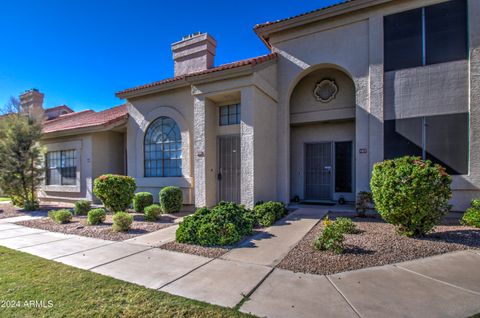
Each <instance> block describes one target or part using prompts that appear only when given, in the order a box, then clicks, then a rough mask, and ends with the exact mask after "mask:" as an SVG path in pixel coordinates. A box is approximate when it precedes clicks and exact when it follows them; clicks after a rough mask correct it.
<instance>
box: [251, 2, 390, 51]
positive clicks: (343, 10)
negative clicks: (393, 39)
mask: <svg viewBox="0 0 480 318" xmlns="http://www.w3.org/2000/svg"><path fill="white" fill-rule="evenodd" d="M391 1H393V0H355V1H350V2H345V3H340V4H338V5H335V6H332V7H328V8H325V9H321V10H318V11H314V12H312V13H309V14H305V15H300V16H298V17H294V18H291V19H285V20H283V21H278V22H273V23H271V24H265V25H259V26H257V27H255V28H254V31H255V33H256V34H257V36H258V37H260V39H261V40H262V41H263V43H265V45H266V46H267V47H268V48H271V44H270V35H271V34H272V33H276V32H280V31H284V30H288V29H292V28H295V27H299V26H302V25H305V24H309V23H312V22H317V21H320V20H324V19H328V18H332V17H335V16H339V15H342V14H347V13H351V12H354V11H357V10H361V9H365V8H368V7H371V6H375V5H380V4H384V3H387V2H391Z"/></svg>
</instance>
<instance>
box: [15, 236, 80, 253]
mask: <svg viewBox="0 0 480 318" xmlns="http://www.w3.org/2000/svg"><path fill="white" fill-rule="evenodd" d="M71 239H73V237H67V238H61V239H58V240H55V241H49V242H43V243H38V244H33V245H28V246H23V247H19V248H17V250H21V249H24V248H29V247H34V246H39V245H45V244H48V243H55V242H60V241H68V240H71Z"/></svg>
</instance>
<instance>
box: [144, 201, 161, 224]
mask: <svg viewBox="0 0 480 318" xmlns="http://www.w3.org/2000/svg"><path fill="white" fill-rule="evenodd" d="M144 214H145V221H152V222H155V221H156V220H157V219H158V217H159V216H160V214H162V208H161V207H160V206H159V205H158V204H151V205H149V206H147V207H146V208H145V211H144Z"/></svg>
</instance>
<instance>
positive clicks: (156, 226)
mask: <svg viewBox="0 0 480 318" xmlns="http://www.w3.org/2000/svg"><path fill="white" fill-rule="evenodd" d="M131 214H133V216H134V222H133V224H132V227H131V229H130V230H129V231H128V232H114V231H113V230H112V224H113V221H112V217H113V215H112V214H107V218H106V220H105V222H104V223H103V224H100V225H88V224H87V217H86V216H74V217H73V219H72V222H71V223H67V224H57V223H55V222H53V221H52V220H51V219H49V218H42V219H37V220H30V221H21V222H17V223H16V224H19V225H23V226H28V227H32V228H36V229H42V230H47V231H51V232H59V233H65V234H75V235H80V236H87V237H94V238H99V239H104V240H111V241H124V240H127V239H130V238H133V237H136V236H139V235H143V234H147V233H151V232H154V231H158V230H160V229H163V228H166V227H169V226H172V225H174V224H175V223H174V220H175V219H176V218H175V217H172V216H171V215H165V216H162V217H161V218H160V220H158V221H156V222H146V221H145V220H144V217H143V214H141V213H131Z"/></svg>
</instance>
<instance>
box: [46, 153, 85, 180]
mask: <svg viewBox="0 0 480 318" xmlns="http://www.w3.org/2000/svg"><path fill="white" fill-rule="evenodd" d="M76 156H77V151H76V150H72V149H71V150H60V151H49V152H47V154H46V169H47V171H46V184H47V185H76V183H77V167H76V160H77V157H76Z"/></svg>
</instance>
